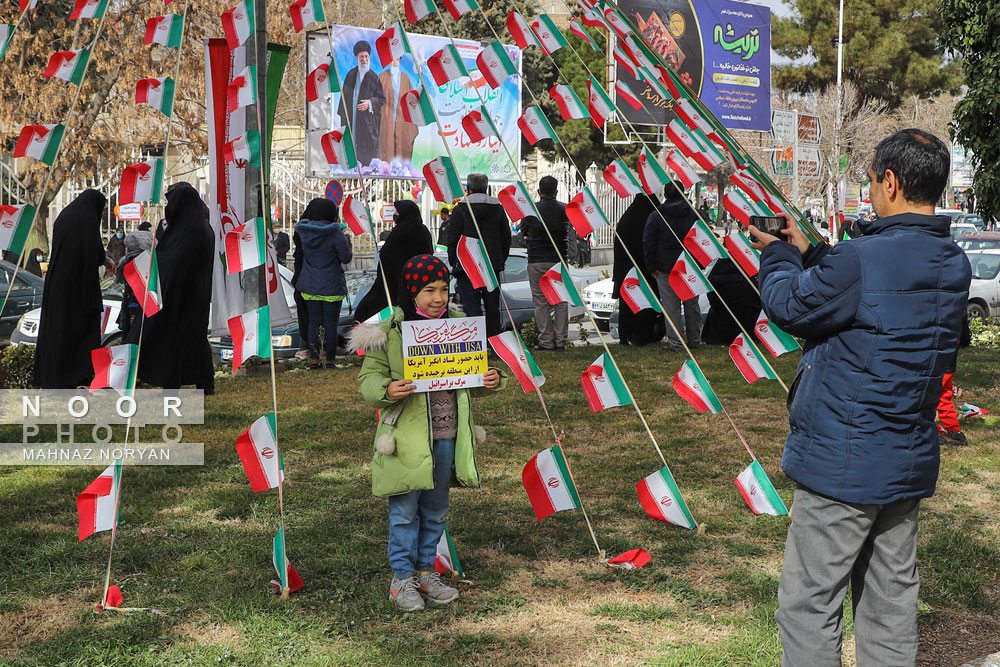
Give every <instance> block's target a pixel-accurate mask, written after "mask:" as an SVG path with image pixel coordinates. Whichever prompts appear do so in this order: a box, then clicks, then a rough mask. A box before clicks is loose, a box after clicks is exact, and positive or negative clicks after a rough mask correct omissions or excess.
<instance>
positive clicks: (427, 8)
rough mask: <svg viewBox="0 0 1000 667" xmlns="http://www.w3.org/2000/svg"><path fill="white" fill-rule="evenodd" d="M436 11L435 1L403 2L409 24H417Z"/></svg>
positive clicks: (417, 0) (416, 0)
mask: <svg viewBox="0 0 1000 667" xmlns="http://www.w3.org/2000/svg"><path fill="white" fill-rule="evenodd" d="M436 11H437V7H435V6H434V2H433V0H403V15H404V16H406V22H407V23H416V22H417V21H419V20H420V19H422V18H424V17H425V16H427V15H428V14H433V13H434V12H436Z"/></svg>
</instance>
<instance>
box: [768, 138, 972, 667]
mask: <svg viewBox="0 0 1000 667" xmlns="http://www.w3.org/2000/svg"><path fill="white" fill-rule="evenodd" d="M949 161H950V155H949V151H948V147H947V146H946V145H945V144H944V143H943V142H941V141H940V140H939V139H938V138H937V137H935V136H933V135H931V134H928V133H927V132H924V131H921V130H915V129H909V130H902V131H900V132H897V133H896V134H893V135H891V136H889V137H887V138H885V139H883V140H882V142H881V143H879V145H878V146H877V147H876V148H875V157H874V159H873V160H872V165H871V167H870V168H869V171H868V176H869V179H870V181H871V201H872V207H873V208H874V210H875V212H876V213H877V214H878V219H876V220H870V221H860V229H861V231H862V235H861V236H860V237H858V238H856V239H851V240H849V241H845V242H842V243H838V244H837V245H836V246H835V247H834V248H830V247H829V246H827V245H822V246H817V247H810V245H809V242H808V241H807V239H806V237H805V235H804V234H803V233H802V232H801V231H800V230H799V229H798V228H797V227H796V226H795V225H790V226H789V228H788V229H787V230H784V234H786V235H787V239H785V240H787V241H789V242H784V241H780V242H779V239H777V238H775V237H773V236H769V235H767V234H764V233H762V232H760V231H759V230H757V229H756V228H755V227H750V232H751V233H752V234H753V235H754V236H755V237H757V238H758V239H759V241H758V242H757V243H756V244H755V247H756V248H758V249H760V250H762V251H763V252H762V253H761V258H760V286H761V300H762V302H763V305H764V310H765V311H766V312H767V314H768V317H770V318H771V320H772V321H773V322H774V323H775V324H776V325H778V326H779V327H781V328H782V329H784V330H785V331H787V332H788V333H790V334H793V335H795V336H799V337H801V338H804V339H805V341H806V343H805V346H804V348H803V349H804V351H803V355H802V360H801V362H800V363H799V368H798V374H797V375H796V378H795V382H794V383H793V385H792V389H791V392H790V393H789V396H788V406H789V422H790V425H791V430H790V432H789V434H788V439H787V441H786V443H785V451H784V455H783V457H782V462H781V463H782V467H783V468H784V470H785V473H786V474H787V475H788V476H789V477H790V478H792V479H793V480H795V482H796V483H797V485H798V487H797V489H796V491H795V498H794V503H793V507H792V523H791V526H790V527H789V529H788V539H787V542H786V545H785V558H784V562H783V565H782V570H781V583H780V585H779V587H778V611H777V612H776V613H775V618H776V620H777V622H778V630H779V633H780V634H781V643H782V647H783V649H784V658H783V661H782V664H783V665H786V666H789V665H794V666H798V665H808V666H809V667H825V666H826V665H831V666H833V665H836V666H838V667H839V665H840V664H841V656H840V653H841V646H842V621H843V619H842V610H843V600H844V596H845V594H846V592H847V585H848V583H850V584H851V585H852V603H853V607H854V629H855V640H856V646H857V648H856V653H857V664H858V665H859V666H860V667H867V666H871V665H878V666H880V667H887V666H892V665H900V666H902V665H909V666H912V665H915V664H916V661H917V589H918V586H919V583H918V577H917V566H916V552H917V512H918V508H919V505H920V499H921V498H926V497H928V496H930V495H932V494H933V493H934V486H935V483H936V482H937V475H938V465H939V452H938V438H937V430H936V428H935V426H934V416H935V406H936V405H937V399H938V394H939V393H940V384H941V377H942V374H943V373H944V369H945V366H946V365H947V363H948V358H949V356H950V355H951V354H952V353H953V352H954V350H955V349H956V348H957V346H958V339H959V334H960V331H959V329H960V326H961V322H962V313H963V311H964V310H965V306H966V301H967V300H968V291H969V282H970V280H971V271H970V269H969V262H968V260H966V258H965V255H964V253H963V252H962V250H961V249H960V248H959V247H958V246H957V245H956V244H955V243H954V242H953V241H952V239H951V236H950V235H949V233H948V229H949V226H950V220H949V219H948V217H947V216H935V215H934V204H935V203H936V202H937V201H938V199H939V198H940V196H941V193H942V192H943V191H944V188H945V186H946V184H947V182H948V174H949Z"/></svg>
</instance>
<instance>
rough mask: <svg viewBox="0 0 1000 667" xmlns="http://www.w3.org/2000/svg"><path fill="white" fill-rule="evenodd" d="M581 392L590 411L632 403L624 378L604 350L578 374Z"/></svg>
mask: <svg viewBox="0 0 1000 667" xmlns="http://www.w3.org/2000/svg"><path fill="white" fill-rule="evenodd" d="M580 384H582V385H583V393H584V395H585V396H586V397H587V403H589V404H590V411H591V412H600V411H601V410H607V409H608V408H616V407H618V406H620V405H632V397H631V396H629V393H628V389H627V388H626V386H625V380H623V379H622V376H621V374H620V373H619V372H618V369H617V368H616V367H615V364H614V362H613V361H612V360H611V359H610V358H609V357H608V354H607V353H606V352H605V353H604V354H602V355H601V356H599V357H598V358H597V359H596V360H595V361H594V363H592V364H591V365H590V366H589V367H587V370H585V371H584V372H583V375H581V376H580Z"/></svg>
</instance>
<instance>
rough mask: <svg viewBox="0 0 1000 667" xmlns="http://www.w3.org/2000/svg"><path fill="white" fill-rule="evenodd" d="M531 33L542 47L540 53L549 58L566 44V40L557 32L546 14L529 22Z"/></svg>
mask: <svg viewBox="0 0 1000 667" xmlns="http://www.w3.org/2000/svg"><path fill="white" fill-rule="evenodd" d="M531 32H533V33H535V37H537V38H538V41H539V43H540V44H541V46H542V51H543V52H544V53H545V55H547V56H551V55H552V54H553V53H555V52H556V51H558V50H559V49H561V48H562V47H564V46H566V44H567V42H566V38H565V37H563V34H562V33H561V32H559V28H557V27H556V24H555V23H554V22H553V21H552V19H551V18H549V15H548V14H541V15H540V16H539V17H538V18H536V19H535V20H534V21H532V22H531Z"/></svg>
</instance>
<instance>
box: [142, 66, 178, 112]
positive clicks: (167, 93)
mask: <svg viewBox="0 0 1000 667" xmlns="http://www.w3.org/2000/svg"><path fill="white" fill-rule="evenodd" d="M135 103H136V104H145V105H146V106H151V107H153V108H154V109H156V110H157V111H159V112H160V113H162V114H163V115H164V116H166V117H167V118H169V117H170V115H171V113H172V112H173V109H174V80H173V79H171V78H170V77H169V76H164V77H159V78H155V79H139V81H138V82H136V84H135Z"/></svg>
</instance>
